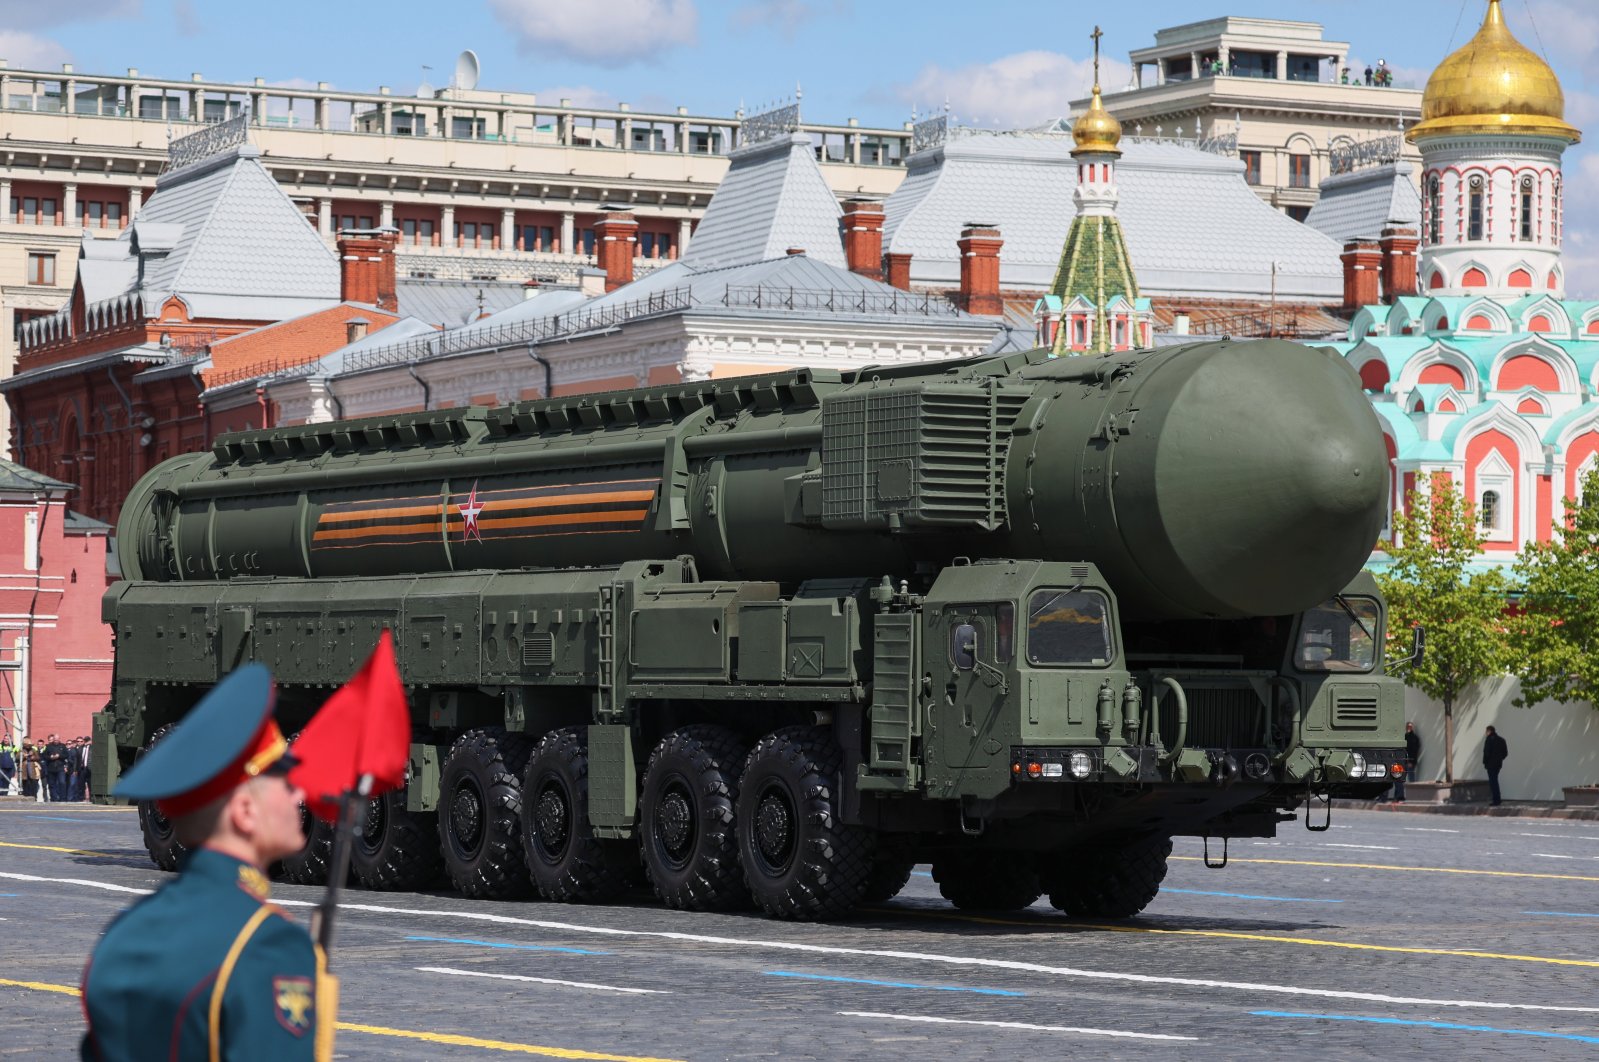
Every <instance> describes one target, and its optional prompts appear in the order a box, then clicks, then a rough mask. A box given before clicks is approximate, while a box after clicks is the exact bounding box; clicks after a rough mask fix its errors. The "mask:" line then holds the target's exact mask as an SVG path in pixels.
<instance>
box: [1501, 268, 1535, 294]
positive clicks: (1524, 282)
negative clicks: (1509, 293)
mask: <svg viewBox="0 0 1599 1062" xmlns="http://www.w3.org/2000/svg"><path fill="white" fill-rule="evenodd" d="M1505 287H1507V288H1529V289H1530V288H1531V287H1532V270H1531V269H1528V268H1527V267H1526V266H1516V268H1514V269H1512V270H1511V271H1510V272H1509V273H1507V274H1506V275H1505Z"/></svg>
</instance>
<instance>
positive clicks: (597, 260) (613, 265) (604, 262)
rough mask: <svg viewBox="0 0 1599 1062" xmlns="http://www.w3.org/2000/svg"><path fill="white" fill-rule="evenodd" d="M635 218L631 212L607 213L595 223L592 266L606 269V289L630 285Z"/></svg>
mask: <svg viewBox="0 0 1599 1062" xmlns="http://www.w3.org/2000/svg"><path fill="white" fill-rule="evenodd" d="M637 246H638V219H636V218H635V217H634V216H633V214H632V212H631V211H627V210H608V211H606V212H605V213H604V214H603V215H601V216H600V220H598V221H596V222H595V223H594V264H595V265H597V266H599V267H600V268H601V269H603V270H605V290H606V291H615V290H616V289H617V288H619V287H621V286H622V285H623V284H631V283H633V250H634V248H635V247H637Z"/></svg>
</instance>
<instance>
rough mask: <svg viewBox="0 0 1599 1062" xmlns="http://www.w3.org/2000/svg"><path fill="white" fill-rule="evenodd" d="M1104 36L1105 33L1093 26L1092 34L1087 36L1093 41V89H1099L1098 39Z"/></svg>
mask: <svg viewBox="0 0 1599 1062" xmlns="http://www.w3.org/2000/svg"><path fill="white" fill-rule="evenodd" d="M1104 35H1105V31H1104V30H1102V29H1100V28H1099V27H1098V26H1095V27H1094V32H1092V33H1090V34H1089V36H1090V37H1092V38H1093V39H1094V87H1095V88H1098V87H1099V38H1101V37H1103V36H1104Z"/></svg>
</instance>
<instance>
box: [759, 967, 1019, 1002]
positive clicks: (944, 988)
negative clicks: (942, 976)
mask: <svg viewBox="0 0 1599 1062" xmlns="http://www.w3.org/2000/svg"><path fill="white" fill-rule="evenodd" d="M766 976H767V977H792V978H794V979H795V980H799V981H832V982H834V983H836V984H842V985H872V986H874V987H876V988H920V989H924V990H926V991H929V992H975V993H976V994H977V995H980V996H1025V995H1026V994H1027V993H1026V992H1012V991H1010V990H1009V989H1006V988H962V987H960V986H959V985H915V984H910V983H908V982H905V981H874V980H871V979H870V978H864V977H829V976H826V975H825V974H807V973H794V972H792V971H789V970H767V971H766Z"/></svg>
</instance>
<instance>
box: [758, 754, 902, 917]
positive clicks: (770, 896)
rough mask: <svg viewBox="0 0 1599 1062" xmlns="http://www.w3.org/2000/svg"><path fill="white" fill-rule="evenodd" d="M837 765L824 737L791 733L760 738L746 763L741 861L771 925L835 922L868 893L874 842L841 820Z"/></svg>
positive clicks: (837, 758) (838, 756) (866, 833)
mask: <svg viewBox="0 0 1599 1062" xmlns="http://www.w3.org/2000/svg"><path fill="white" fill-rule="evenodd" d="M841 761H842V756H841V754H840V752H839V749H838V745H837V744H836V743H835V742H834V741H833V739H832V737H831V735H829V734H828V732H827V731H825V730H822V729H820V728H818V727H810V726H791V727H784V728H783V729H782V730H778V731H775V732H773V733H771V734H768V735H766V736H765V737H763V738H762V739H761V740H760V741H759V742H757V743H756V745H755V747H754V748H753V749H751V750H750V754H749V759H747V760H746V761H745V762H744V773H743V776H742V777H741V778H740V780H739V794H738V804H737V808H738V848H739V862H740V863H742V864H743V866H744V880H745V882H746V883H747V884H748V885H749V890H750V896H751V897H752V898H753V899H754V900H755V904H756V906H757V907H759V908H760V909H761V910H762V911H764V912H766V914H767V915H769V916H770V917H772V918H784V919H792V920H796V921H817V920H820V919H826V918H837V917H839V916H840V915H842V914H844V913H846V912H847V911H849V909H850V908H852V907H854V906H855V905H856V904H857V903H858V902H860V899H861V897H862V896H863V895H864V894H865V892H866V884H867V882H868V881H869V880H870V878H871V875H872V862H873V858H874V856H875V854H876V844H877V836H876V834H874V833H872V832H871V831H870V830H867V829H863V828H861V827H859V826H848V825H845V824H844V822H843V821H842V820H841V819H840V817H839V810H840V809H839V801H840V796H841V794H840V792H839V766H840V763H841Z"/></svg>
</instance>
